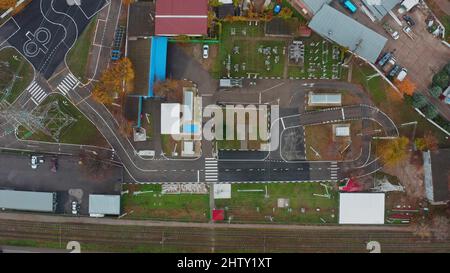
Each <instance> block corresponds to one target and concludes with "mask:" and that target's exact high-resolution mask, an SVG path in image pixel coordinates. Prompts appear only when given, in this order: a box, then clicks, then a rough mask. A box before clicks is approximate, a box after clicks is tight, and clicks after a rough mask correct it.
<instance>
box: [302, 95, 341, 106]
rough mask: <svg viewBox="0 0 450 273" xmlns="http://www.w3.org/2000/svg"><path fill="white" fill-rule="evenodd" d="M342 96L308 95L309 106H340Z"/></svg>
mask: <svg viewBox="0 0 450 273" xmlns="http://www.w3.org/2000/svg"><path fill="white" fill-rule="evenodd" d="M341 104H342V94H340V93H313V92H309V94H308V105H310V106H330V105H335V106H340V105H341Z"/></svg>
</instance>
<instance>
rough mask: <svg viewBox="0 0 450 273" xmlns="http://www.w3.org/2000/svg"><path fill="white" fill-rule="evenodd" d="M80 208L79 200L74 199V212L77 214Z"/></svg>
mask: <svg viewBox="0 0 450 273" xmlns="http://www.w3.org/2000/svg"><path fill="white" fill-rule="evenodd" d="M79 209H80V206H79V205H78V202H77V201H72V214H73V215H77V214H78V211H79Z"/></svg>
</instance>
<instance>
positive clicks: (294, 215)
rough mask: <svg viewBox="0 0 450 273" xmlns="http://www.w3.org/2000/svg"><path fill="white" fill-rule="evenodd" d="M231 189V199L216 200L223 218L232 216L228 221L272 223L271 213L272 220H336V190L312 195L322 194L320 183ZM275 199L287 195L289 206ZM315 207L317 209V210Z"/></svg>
mask: <svg viewBox="0 0 450 273" xmlns="http://www.w3.org/2000/svg"><path fill="white" fill-rule="evenodd" d="M329 185H332V184H329ZM266 187H267V194H268V196H267V197H266V196H265V194H266V193H265V191H266ZM231 189H232V193H231V199H218V200H215V205H216V208H218V209H225V210H226V217H227V219H228V217H231V222H271V221H270V219H269V216H271V217H273V219H272V220H273V222H274V223H305V224H306V223H308V224H309V223H311V224H314V223H315V224H321V223H323V221H322V220H321V219H323V220H325V221H326V222H327V223H337V218H338V193H337V191H335V190H334V189H333V190H330V193H331V198H330V199H328V198H324V197H318V196H314V195H313V194H325V188H324V187H322V186H321V185H320V184H319V183H292V184H290V183H286V184H279V183H273V184H233V185H232V186H231ZM242 190H260V191H258V192H242ZM278 198H288V199H289V207H288V208H278V207H277V200H278ZM301 208H304V209H305V213H302V212H301ZM317 208H320V211H316V209H317ZM333 214H334V218H333V217H332V215H333Z"/></svg>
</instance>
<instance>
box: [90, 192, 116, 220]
mask: <svg viewBox="0 0 450 273" xmlns="http://www.w3.org/2000/svg"><path fill="white" fill-rule="evenodd" d="M89 215H90V216H91V217H103V216H105V215H120V195H99V194H90V195H89Z"/></svg>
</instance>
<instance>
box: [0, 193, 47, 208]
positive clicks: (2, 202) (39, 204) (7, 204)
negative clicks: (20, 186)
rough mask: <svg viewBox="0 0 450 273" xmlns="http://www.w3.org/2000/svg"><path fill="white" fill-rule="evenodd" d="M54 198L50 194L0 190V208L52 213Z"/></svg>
mask: <svg viewBox="0 0 450 273" xmlns="http://www.w3.org/2000/svg"><path fill="white" fill-rule="evenodd" d="M54 196H55V193H51V192H33V191H12V190H0V208H4V209H12V210H26V211H39V212H53V211H54V205H53V204H54Z"/></svg>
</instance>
